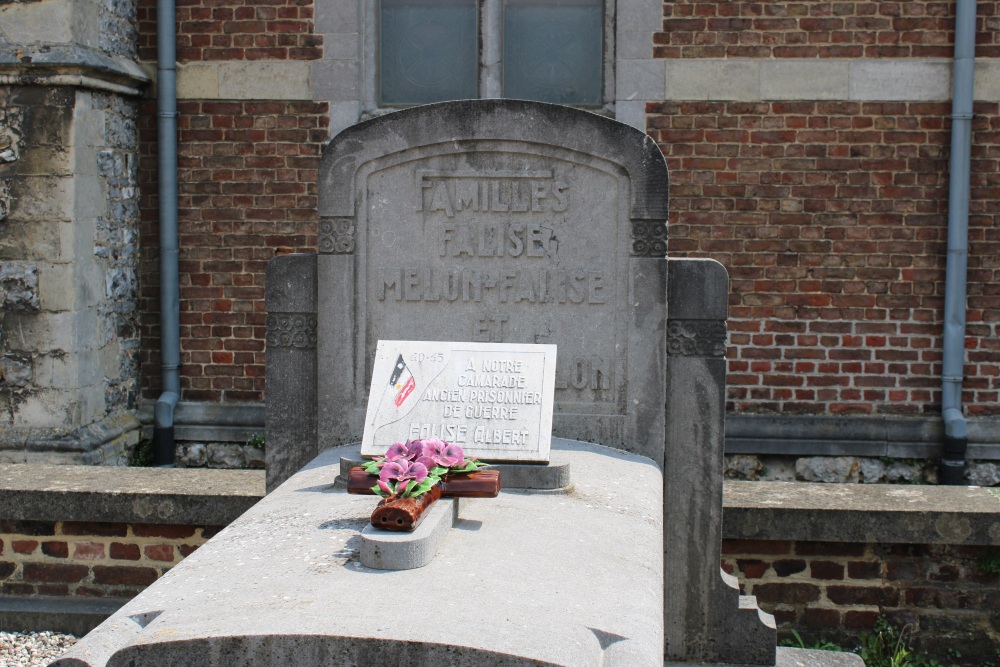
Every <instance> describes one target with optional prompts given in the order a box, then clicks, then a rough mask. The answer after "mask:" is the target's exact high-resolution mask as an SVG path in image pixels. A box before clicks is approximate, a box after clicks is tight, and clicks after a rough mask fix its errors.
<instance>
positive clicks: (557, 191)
mask: <svg viewBox="0 0 1000 667" xmlns="http://www.w3.org/2000/svg"><path fill="white" fill-rule="evenodd" d="M567 190H569V186H568V185H566V184H565V183H563V182H562V181H556V183H555V186H554V187H553V188H552V194H554V195H555V196H556V204H555V206H553V207H552V210H553V211H565V210H566V207H567V206H569V193H568V192H566V191H567Z"/></svg>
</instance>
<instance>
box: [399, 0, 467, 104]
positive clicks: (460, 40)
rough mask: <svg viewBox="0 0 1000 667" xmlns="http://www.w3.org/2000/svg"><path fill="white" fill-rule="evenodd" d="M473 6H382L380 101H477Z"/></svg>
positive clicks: (441, 0)
mask: <svg viewBox="0 0 1000 667" xmlns="http://www.w3.org/2000/svg"><path fill="white" fill-rule="evenodd" d="M476 23H477V22H476V3H475V0H429V1H428V0H423V1H422V0H381V2H380V3H379V101H380V102H381V103H382V104H426V103H429V102H440V101H443V100H457V99H468V98H474V97H478V79H477V72H478V68H479V66H478V54H479V40H478V37H477V26H476Z"/></svg>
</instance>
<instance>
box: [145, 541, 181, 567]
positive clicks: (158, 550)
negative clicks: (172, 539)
mask: <svg viewBox="0 0 1000 667" xmlns="http://www.w3.org/2000/svg"><path fill="white" fill-rule="evenodd" d="M143 553H145V554H146V558H149V559H150V560H158V561H163V562H166V563H170V562H173V560H174V547H173V545H171V544H150V545H147V546H146V547H144V548H143Z"/></svg>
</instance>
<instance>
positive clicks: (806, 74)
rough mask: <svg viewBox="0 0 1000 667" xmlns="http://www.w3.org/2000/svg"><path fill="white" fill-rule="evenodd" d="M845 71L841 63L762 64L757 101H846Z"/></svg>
mask: <svg viewBox="0 0 1000 667" xmlns="http://www.w3.org/2000/svg"><path fill="white" fill-rule="evenodd" d="M849 71H850V67H849V63H848V62H847V61H844V60H792V59H784V60H765V61H763V62H761V64H760V98H761V99H764V100H843V99H847V94H848V78H849V77H848V74H849Z"/></svg>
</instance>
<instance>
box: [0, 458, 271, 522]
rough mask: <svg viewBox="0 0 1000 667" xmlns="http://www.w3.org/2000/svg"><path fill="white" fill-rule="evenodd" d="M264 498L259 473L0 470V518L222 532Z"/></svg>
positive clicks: (20, 466)
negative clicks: (203, 528)
mask: <svg viewBox="0 0 1000 667" xmlns="http://www.w3.org/2000/svg"><path fill="white" fill-rule="evenodd" d="M263 496H264V472H263V471H260V470H207V469H206V470H202V469H190V468H189V469H184V468H120V467H112V466H62V465H39V464H11V465H0V519H8V520H10V519H12V520H20V521H104V522H112V523H123V522H124V523H173V524H187V525H197V526H224V525H226V524H228V523H230V522H232V521H233V520H234V519H236V517H238V516H239V515H240V514H242V513H243V512H245V511H247V510H248V509H250V507H252V506H253V504H254V503H256V502H257V501H259V500H260V499H261V498H262V497H263Z"/></svg>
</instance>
